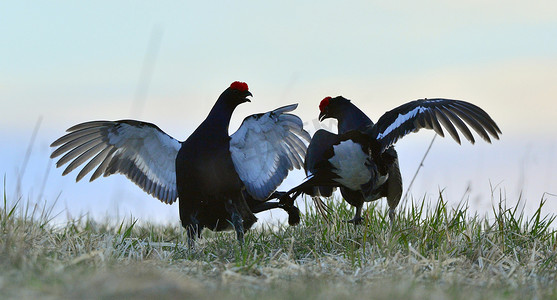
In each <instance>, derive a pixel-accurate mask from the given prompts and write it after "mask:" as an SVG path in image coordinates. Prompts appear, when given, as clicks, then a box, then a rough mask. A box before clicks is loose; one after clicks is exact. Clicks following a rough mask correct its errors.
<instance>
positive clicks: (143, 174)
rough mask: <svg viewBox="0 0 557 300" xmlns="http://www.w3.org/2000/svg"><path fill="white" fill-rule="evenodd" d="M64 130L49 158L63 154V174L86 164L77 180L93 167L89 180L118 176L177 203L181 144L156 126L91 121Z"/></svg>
mask: <svg viewBox="0 0 557 300" xmlns="http://www.w3.org/2000/svg"><path fill="white" fill-rule="evenodd" d="M67 131H68V132H69V133H68V134H66V135H64V136H63V137H61V138H59V139H57V140H56V141H54V142H53V143H52V145H50V146H51V147H57V148H56V149H55V150H54V152H52V155H51V156H50V157H51V158H55V157H57V156H60V155H62V154H64V153H65V154H64V155H63V156H62V157H61V158H60V159H59V160H58V162H56V166H57V167H60V166H62V165H64V164H66V163H68V162H69V163H70V164H69V165H68V166H67V167H66V169H65V170H64V172H63V173H62V175H66V174H68V173H69V172H71V171H73V170H74V169H76V168H77V167H79V166H80V165H82V164H83V163H85V162H86V161H88V163H87V164H86V165H85V167H83V169H82V170H81V171H80V172H79V174H78V175H77V178H76V181H79V180H80V179H81V178H83V177H84V176H85V175H87V173H89V172H91V171H92V170H93V169H95V168H96V170H95V171H94V173H93V175H92V176H91V179H90V181H93V180H95V179H96V178H98V177H99V176H101V175H103V176H105V177H106V176H109V175H112V174H115V173H121V174H124V175H126V177H128V178H129V179H130V180H131V181H133V182H134V183H135V184H137V185H138V186H139V187H141V188H142V189H143V190H144V191H145V192H147V193H148V194H150V195H152V196H153V197H156V198H157V199H159V200H161V201H162V202H164V203H168V204H171V203H173V202H175V201H176V199H177V197H178V196H177V189H176V155H177V154H178V150H180V146H181V144H180V142H179V141H177V140H175V139H174V138H172V137H170V136H169V135H167V134H166V133H164V132H163V131H162V130H160V129H159V128H158V127H157V126H155V125H153V124H150V123H145V122H140V121H134V120H121V121H114V122H113V121H92V122H86V123H82V124H78V125H75V126H73V127H71V128H69V129H68V130H67Z"/></svg>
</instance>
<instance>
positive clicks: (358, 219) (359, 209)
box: [346, 204, 364, 225]
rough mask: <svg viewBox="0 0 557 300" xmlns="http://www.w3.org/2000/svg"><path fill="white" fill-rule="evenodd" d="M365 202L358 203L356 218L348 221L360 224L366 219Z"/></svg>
mask: <svg viewBox="0 0 557 300" xmlns="http://www.w3.org/2000/svg"><path fill="white" fill-rule="evenodd" d="M363 206H364V205H363V204H361V205H356V214H355V215H354V218H352V220H348V221H346V222H347V223H353V224H354V225H360V224H362V222H363V221H364V218H362V208H363Z"/></svg>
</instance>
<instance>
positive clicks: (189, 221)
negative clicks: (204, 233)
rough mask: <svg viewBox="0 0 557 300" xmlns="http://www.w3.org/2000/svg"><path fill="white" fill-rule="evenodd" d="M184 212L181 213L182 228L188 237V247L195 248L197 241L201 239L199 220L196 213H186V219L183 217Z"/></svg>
mask: <svg viewBox="0 0 557 300" xmlns="http://www.w3.org/2000/svg"><path fill="white" fill-rule="evenodd" d="M181 214H182V211H180V219H181V220H182V227H184V228H185V229H186V233H187V235H188V246H189V247H190V248H193V247H194V246H195V240H196V239H197V238H200V237H201V229H202V228H200V226H199V220H197V218H196V216H195V214H194V213H186V214H187V216H186V217H182V215H181Z"/></svg>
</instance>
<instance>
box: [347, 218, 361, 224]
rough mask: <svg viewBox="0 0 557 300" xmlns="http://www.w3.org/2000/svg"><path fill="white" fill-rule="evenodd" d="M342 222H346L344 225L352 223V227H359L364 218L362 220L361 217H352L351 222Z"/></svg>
mask: <svg viewBox="0 0 557 300" xmlns="http://www.w3.org/2000/svg"><path fill="white" fill-rule="evenodd" d="M344 222H346V223H352V224H354V225H360V224H362V223H363V222H364V218H362V217H354V218H353V219H351V220H346V221H344Z"/></svg>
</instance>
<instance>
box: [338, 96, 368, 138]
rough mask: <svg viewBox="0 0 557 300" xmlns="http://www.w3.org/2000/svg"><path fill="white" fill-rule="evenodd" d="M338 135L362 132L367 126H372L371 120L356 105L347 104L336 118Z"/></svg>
mask: <svg viewBox="0 0 557 300" xmlns="http://www.w3.org/2000/svg"><path fill="white" fill-rule="evenodd" d="M337 121H338V133H344V132H347V131H350V130H363V129H365V128H366V127H367V126H370V125H373V122H372V121H371V119H370V118H369V117H368V116H366V114H365V113H364V112H363V111H361V110H360V109H359V108H358V107H356V105H354V104H352V103H347V104H346V105H345V106H344V107H343V109H342V110H341V111H340V113H339V114H338V116H337Z"/></svg>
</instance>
